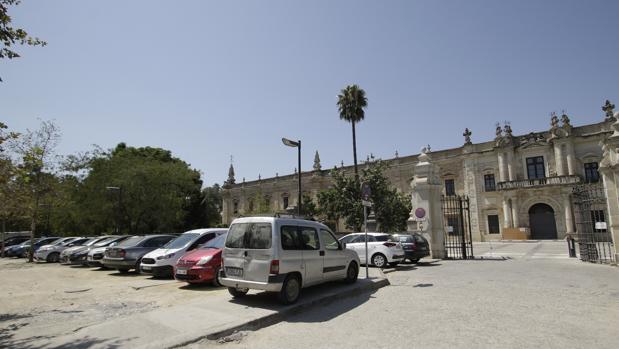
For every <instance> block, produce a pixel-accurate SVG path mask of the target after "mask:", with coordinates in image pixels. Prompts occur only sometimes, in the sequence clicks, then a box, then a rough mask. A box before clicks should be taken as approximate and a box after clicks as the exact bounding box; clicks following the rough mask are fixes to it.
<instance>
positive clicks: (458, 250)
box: [441, 195, 473, 259]
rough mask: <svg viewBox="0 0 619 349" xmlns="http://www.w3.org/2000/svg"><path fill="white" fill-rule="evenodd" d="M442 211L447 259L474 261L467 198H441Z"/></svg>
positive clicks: (456, 196) (455, 196)
mask: <svg viewBox="0 0 619 349" xmlns="http://www.w3.org/2000/svg"><path fill="white" fill-rule="evenodd" d="M441 210H442V212H443V225H444V228H445V257H446V258H447V259H472V258H473V243H472V240H473V239H472V237H471V213H470V211H469V198H468V197H466V196H458V195H453V196H444V195H443V196H441Z"/></svg>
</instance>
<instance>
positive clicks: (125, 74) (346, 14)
mask: <svg viewBox="0 0 619 349" xmlns="http://www.w3.org/2000/svg"><path fill="white" fill-rule="evenodd" d="M12 15H13V19H14V23H15V24H16V25H17V26H23V27H24V28H26V29H27V30H28V31H29V32H30V34H32V35H36V36H39V37H41V38H42V39H44V40H46V41H47V42H48V46H46V47H44V48H19V47H18V50H19V51H20V52H21V53H22V55H23V58H21V59H18V60H13V61H2V62H0V76H1V77H2V79H3V80H4V82H3V83H0V120H2V121H4V122H5V123H7V124H8V125H9V126H10V128H12V129H15V130H23V129H25V128H34V127H36V126H37V124H38V120H37V118H41V119H46V120H49V119H51V120H55V121H56V122H57V124H58V125H59V126H60V127H61V129H62V134H63V136H62V142H61V144H60V147H59V152H60V153H62V154H69V153H74V152H78V151H85V150H89V149H91V145H92V144H97V145H100V146H102V147H104V148H110V147H113V146H115V145H116V144H117V143H118V142H121V141H124V142H126V143H127V144H129V145H133V146H147V145H148V146H154V147H162V148H166V149H169V150H171V151H172V152H173V153H174V154H175V155H176V156H178V157H180V158H182V159H183V160H185V161H187V162H189V163H190V164H191V165H192V166H193V167H195V168H197V169H199V170H201V171H203V173H204V180H205V184H207V185H210V184H212V183H216V182H217V183H222V182H223V181H224V180H225V179H226V175H227V171H228V167H229V164H230V155H233V156H234V166H235V169H236V174H237V181H241V179H242V178H243V177H246V179H247V180H253V179H257V177H258V174H261V175H262V177H263V178H265V177H271V176H274V175H275V173H276V172H278V173H279V174H280V175H283V174H288V173H291V172H293V169H294V167H296V160H297V159H296V151H295V150H294V149H292V148H288V147H285V146H284V145H282V143H281V140H280V139H281V137H283V136H285V137H289V138H292V139H301V140H302V142H303V165H302V167H303V168H304V170H308V169H310V168H311V166H312V161H313V157H314V151H315V150H318V151H319V152H320V157H321V159H322V165H323V168H332V167H333V165H335V164H338V165H339V163H340V161H341V160H343V161H344V162H345V163H346V164H352V144H351V128H350V124H348V123H346V122H344V121H341V120H339V116H338V113H337V108H336V105H335V103H336V100H337V98H336V96H337V94H338V92H339V91H340V89H341V88H343V87H344V86H346V85H347V84H350V83H357V84H359V85H360V86H361V87H362V88H364V89H365V90H366V92H367V96H368V99H369V106H368V108H367V111H366V119H365V121H363V122H362V123H360V124H359V125H358V128H357V130H358V133H357V135H358V138H357V142H358V155H359V158H360V159H365V157H366V155H367V154H369V153H373V154H374V155H375V156H377V157H381V158H390V157H393V154H394V152H395V151H396V150H397V151H398V152H399V153H400V154H401V155H409V154H413V153H417V152H419V150H420V148H421V147H422V146H423V145H425V144H427V143H429V144H431V145H432V148H433V149H443V148H450V147H458V146H460V145H462V144H463V137H462V132H463V130H464V128H465V127H469V128H470V129H471V130H472V132H473V136H472V138H473V141H474V142H480V141H487V140H490V139H492V138H493V137H494V128H495V123H496V122H498V121H501V122H502V121H504V120H508V121H510V122H511V125H512V128H513V130H514V133H516V134H522V133H528V132H530V131H533V130H536V131H541V130H547V129H548V128H549V113H550V112H552V111H557V112H560V111H561V110H563V109H565V110H566V111H567V112H568V114H569V115H570V117H571V118H572V121H573V124H575V125H580V124H586V123H592V122H599V121H602V120H603V118H604V116H603V112H602V111H601V106H602V104H603V102H604V100H605V99H607V98H608V99H611V100H614V101H615V103H616V104H617V105H619V47H618V45H619V1H613V0H609V1H599V0H588V1H584V0H582V1H567V0H560V1H539V0H528V1H524V0H518V1H509V2H508V1H494V0H487V1H471V0H467V1H429V0H428V1H359V0H355V1H334V0H325V1H317V0H312V1H291V0H282V1H258V0H256V1H224V0H221V1H169V0H168V1H153V0H148V1H135V0H134V1H79V0H73V1H43V0H38V1H35V0H24V1H23V2H22V4H21V5H19V6H17V7H15V8H13V9H12Z"/></svg>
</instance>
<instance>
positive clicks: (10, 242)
mask: <svg viewBox="0 0 619 349" xmlns="http://www.w3.org/2000/svg"><path fill="white" fill-rule="evenodd" d="M28 240H30V237H29V236H11V237H10V238H6V239H4V244H3V246H4V248H7V247H10V246H15V245H19V244H21V243H22V242H26V241H28Z"/></svg>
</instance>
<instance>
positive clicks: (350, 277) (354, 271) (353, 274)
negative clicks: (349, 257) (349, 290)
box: [344, 262, 359, 284]
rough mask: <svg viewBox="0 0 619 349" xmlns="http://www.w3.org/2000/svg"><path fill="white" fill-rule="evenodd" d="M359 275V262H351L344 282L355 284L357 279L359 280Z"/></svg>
mask: <svg viewBox="0 0 619 349" xmlns="http://www.w3.org/2000/svg"><path fill="white" fill-rule="evenodd" d="M358 276H359V267H358V266H357V263H355V262H350V265H348V269H347V270H346V278H345V279H344V282H346V283H347V284H354V283H355V281H357V277H358Z"/></svg>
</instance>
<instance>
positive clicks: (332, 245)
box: [320, 229, 340, 250]
mask: <svg viewBox="0 0 619 349" xmlns="http://www.w3.org/2000/svg"><path fill="white" fill-rule="evenodd" d="M320 237H321V238H322V243H323V244H325V249H327V250H339V248H340V245H339V244H338V243H337V240H336V239H335V237H333V235H332V234H331V232H330V231H328V230H324V229H320Z"/></svg>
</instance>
